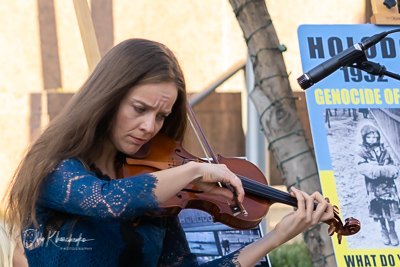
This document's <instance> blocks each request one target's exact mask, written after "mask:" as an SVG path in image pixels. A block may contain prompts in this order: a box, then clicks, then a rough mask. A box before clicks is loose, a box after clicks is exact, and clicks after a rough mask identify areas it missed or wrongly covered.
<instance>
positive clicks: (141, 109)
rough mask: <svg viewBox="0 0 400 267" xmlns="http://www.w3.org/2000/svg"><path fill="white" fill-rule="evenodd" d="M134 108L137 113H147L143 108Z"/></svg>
mask: <svg viewBox="0 0 400 267" xmlns="http://www.w3.org/2000/svg"><path fill="white" fill-rule="evenodd" d="M134 108H135V111H136V112H138V113H143V112H145V109H144V108H142V107H134Z"/></svg>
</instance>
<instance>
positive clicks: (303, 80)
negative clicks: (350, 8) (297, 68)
mask: <svg viewBox="0 0 400 267" xmlns="http://www.w3.org/2000/svg"><path fill="white" fill-rule="evenodd" d="M389 33H390V32H382V33H378V34H375V35H373V36H371V37H368V38H365V39H364V41H361V42H360V43H357V44H355V45H353V46H351V47H349V48H347V49H346V50H344V51H342V52H340V53H339V54H337V55H336V56H333V57H331V58H330V59H328V60H327V61H325V62H322V63H321V64H319V65H318V66H316V67H314V68H313V69H311V70H310V71H309V72H306V73H304V74H303V75H301V76H300V77H299V78H297V82H298V83H299V85H300V87H301V88H302V89H304V90H305V89H307V88H309V87H310V86H311V85H313V84H315V83H317V82H319V81H320V80H322V79H324V78H326V77H328V76H329V75H331V74H332V73H333V72H335V71H336V70H338V69H339V68H340V67H348V66H350V65H352V64H354V63H356V62H358V61H360V59H363V60H364V61H366V60H367V58H366V56H365V50H367V49H368V48H370V47H371V46H373V45H376V44H377V43H378V42H379V41H381V40H382V39H383V38H385V36H386V35H388V34H389Z"/></svg>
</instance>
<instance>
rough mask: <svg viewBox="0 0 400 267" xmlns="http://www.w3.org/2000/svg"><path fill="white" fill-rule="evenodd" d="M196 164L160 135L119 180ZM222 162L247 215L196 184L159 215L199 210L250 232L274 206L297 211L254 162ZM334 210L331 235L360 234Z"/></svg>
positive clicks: (129, 160) (357, 225) (122, 171)
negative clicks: (237, 183) (238, 184)
mask: <svg viewBox="0 0 400 267" xmlns="http://www.w3.org/2000/svg"><path fill="white" fill-rule="evenodd" d="M194 160H196V161H200V162H202V161H203V160H202V159H199V158H197V157H195V156H193V155H192V154H190V153H188V152H187V151H186V150H185V149H184V148H183V147H182V145H181V143H180V142H177V141H174V140H172V139H170V138H168V137H167V136H165V135H163V134H160V133H159V134H157V135H156V136H155V137H154V138H153V139H152V140H151V143H150V144H149V145H147V146H145V147H144V148H143V149H142V151H140V152H139V153H138V154H137V157H136V156H135V157H134V158H126V163H125V164H123V166H122V168H121V169H119V170H118V176H119V177H120V178H126V177H131V176H135V175H139V174H143V173H152V172H156V171H159V170H164V169H168V168H173V167H176V166H180V165H182V164H185V163H187V162H189V161H194ZM218 162H219V163H220V164H225V165H226V166H227V167H228V168H229V169H230V170H231V171H232V172H233V173H235V174H236V175H237V176H238V177H239V178H240V179H241V181H242V184H243V188H244V190H245V198H244V201H243V203H242V204H243V206H244V207H245V208H246V211H247V214H245V213H244V212H240V211H239V212H238V211H237V210H236V209H234V207H235V204H234V203H232V201H229V200H228V199H227V198H225V197H223V196H217V195H213V194H208V193H204V192H201V191H200V190H199V189H198V188H197V187H196V186H195V185H194V184H189V185H187V186H186V187H185V188H184V189H182V190H181V191H180V192H178V193H177V194H176V195H175V196H173V197H172V198H170V199H169V200H167V201H166V202H164V203H163V204H162V205H161V208H162V210H163V212H161V213H158V214H157V215H159V216H167V215H178V214H179V212H180V211H181V210H182V209H198V210H202V211H205V212H207V213H209V214H210V215H212V216H213V218H214V221H215V222H220V223H223V224H226V225H228V226H230V227H232V228H235V229H241V230H247V229H252V228H254V227H256V226H257V225H258V224H259V223H260V222H261V220H262V219H263V218H264V217H265V216H266V215H267V213H268V210H269V207H270V206H271V204H273V203H275V202H279V203H283V204H287V205H291V206H293V207H297V199H296V198H294V197H292V196H291V195H290V194H289V193H286V192H283V191H280V190H277V189H275V188H272V187H270V186H268V184H267V180H266V179H265V176H264V174H263V173H262V172H261V170H260V169H258V168H257V167H256V166H255V165H254V164H252V163H251V162H249V161H247V160H244V159H240V158H227V157H222V156H220V155H218ZM204 164H209V163H204ZM247 177H251V178H247ZM334 209H335V210H334V212H335V218H333V219H332V220H330V221H327V222H326V223H327V224H329V230H328V232H329V235H333V234H334V233H335V232H336V233H338V239H339V243H340V241H341V238H342V235H353V234H355V233H357V232H358V231H359V230H360V222H359V221H358V220H356V219H354V218H348V219H346V220H345V224H343V223H342V221H341V219H340V217H339V213H338V208H337V207H336V206H334Z"/></svg>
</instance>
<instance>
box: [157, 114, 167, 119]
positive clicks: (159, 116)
mask: <svg viewBox="0 0 400 267" xmlns="http://www.w3.org/2000/svg"><path fill="white" fill-rule="evenodd" d="M167 117H168V115H165V114H160V115H158V118H159V119H160V120H165V119H166V118H167Z"/></svg>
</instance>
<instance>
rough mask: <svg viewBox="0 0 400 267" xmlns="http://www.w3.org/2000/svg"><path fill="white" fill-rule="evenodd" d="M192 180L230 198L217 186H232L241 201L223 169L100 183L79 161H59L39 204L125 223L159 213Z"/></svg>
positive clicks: (191, 167)
mask: <svg viewBox="0 0 400 267" xmlns="http://www.w3.org/2000/svg"><path fill="white" fill-rule="evenodd" d="M190 182H194V183H195V184H196V185H197V186H198V187H199V188H200V190H203V191H205V192H209V193H215V194H221V195H225V196H227V197H232V192H230V191H229V190H228V189H226V188H219V187H218V186H217V185H216V182H226V183H231V184H232V186H233V187H235V188H237V189H238V190H237V191H238V197H239V200H240V201H242V200H243V197H244V192H243V188H242V186H241V181H240V179H238V178H237V179H236V175H234V174H233V173H232V172H230V171H229V170H228V168H227V167H226V166H225V165H222V164H221V165H220V164H206V163H204V164H203V163H195V162H192V163H188V164H185V165H182V166H179V167H175V168H171V169H168V170H163V171H159V172H156V173H153V174H144V175H138V176H134V177H130V178H124V179H119V180H112V181H103V180H101V179H98V178H97V177H96V176H95V174H94V173H93V172H90V171H87V170H86V169H85V168H84V166H83V164H82V163H81V162H80V161H79V160H77V159H68V160H65V161H63V162H61V163H60V164H59V165H58V166H57V167H56V168H55V169H54V170H53V171H52V172H51V173H49V175H48V176H47V177H46V179H45V180H44V182H43V184H42V188H41V193H40V195H39V198H38V204H40V205H42V206H45V207H48V208H51V209H55V210H59V211H62V212H67V213H72V214H78V215H83V216H91V217H97V218H103V219H113V218H122V219H129V218H133V217H138V216H141V215H144V214H146V213H147V212H149V211H151V210H155V209H157V207H158V205H159V203H162V202H164V201H166V200H167V199H169V198H170V197H172V196H173V195H174V194H176V193H177V192H179V191H180V190H181V189H182V188H184V187H185V186H186V185H187V184H188V183H190Z"/></svg>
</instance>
